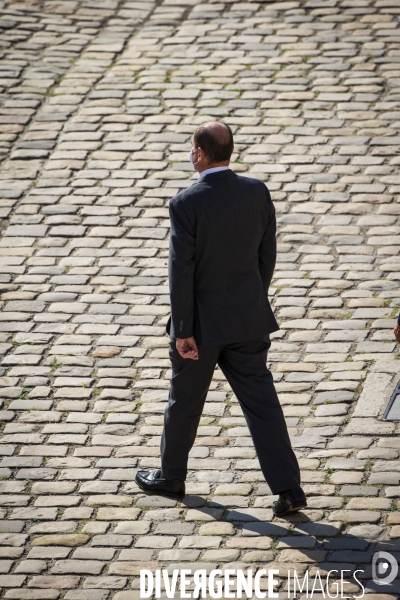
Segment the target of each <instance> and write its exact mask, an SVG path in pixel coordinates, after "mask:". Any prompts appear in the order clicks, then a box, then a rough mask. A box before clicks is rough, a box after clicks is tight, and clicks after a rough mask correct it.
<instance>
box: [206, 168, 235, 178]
mask: <svg viewBox="0 0 400 600" xmlns="http://www.w3.org/2000/svg"><path fill="white" fill-rule="evenodd" d="M227 170H229V167H214V168H212V169H206V170H205V171H202V172H201V173H200V177H204V176H205V175H210V174H211V173H218V171H227Z"/></svg>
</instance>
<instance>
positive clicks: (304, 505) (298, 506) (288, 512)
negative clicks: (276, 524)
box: [273, 502, 307, 517]
mask: <svg viewBox="0 0 400 600" xmlns="http://www.w3.org/2000/svg"><path fill="white" fill-rule="evenodd" d="M303 508H307V503H304V502H296V503H295V504H292V506H291V507H290V508H288V509H287V510H285V511H284V512H281V513H276V512H275V511H273V512H274V515H275V516H276V517H285V516H286V515H292V514H293V513H297V512H299V510H303Z"/></svg>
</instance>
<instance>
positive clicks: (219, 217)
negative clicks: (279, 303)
mask: <svg viewBox="0 0 400 600" xmlns="http://www.w3.org/2000/svg"><path fill="white" fill-rule="evenodd" d="M169 213H170V220H171V236H170V253H169V286H170V296H171V318H170V321H169V323H168V326H167V332H168V333H170V335H171V337H174V338H188V337H191V336H194V337H195V339H196V341H197V343H198V344H200V345H203V346H204V345H214V344H230V343H235V342H241V341H246V340H252V339H255V338H260V337H263V336H265V335H266V334H268V333H271V332H273V331H276V330H277V329H279V327H278V324H277V322H276V320H275V317H274V315H273V313H272V310H271V307H270V304H269V301H268V288H269V285H270V282H271V279H272V275H273V272H274V267H275V260H276V239H275V231H276V220H275V209H274V206H273V204H272V201H271V197H270V194H269V191H268V189H267V187H266V186H265V184H264V183H263V182H262V181H259V180H258V179H250V178H249V177H240V176H238V175H236V174H235V173H234V172H233V171H231V170H230V169H229V170H226V171H219V172H217V173H210V174H209V175H205V176H204V177H202V178H200V179H199V180H198V181H196V182H195V183H194V184H193V185H192V186H190V187H189V188H188V189H186V190H184V191H182V192H179V194H177V195H176V196H175V198H173V199H172V200H171V201H170V203H169Z"/></svg>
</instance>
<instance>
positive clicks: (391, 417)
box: [383, 381, 400, 421]
mask: <svg viewBox="0 0 400 600" xmlns="http://www.w3.org/2000/svg"><path fill="white" fill-rule="evenodd" d="M383 420H384V421H400V381H399V382H398V384H397V385H396V388H395V390H394V392H393V394H392V397H391V398H390V402H389V404H388V405H387V408H386V410H385V414H384V415H383Z"/></svg>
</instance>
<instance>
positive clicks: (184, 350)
mask: <svg viewBox="0 0 400 600" xmlns="http://www.w3.org/2000/svg"><path fill="white" fill-rule="evenodd" d="M176 349H177V350H178V352H179V354H180V355H181V356H182V358H191V359H192V360H198V359H199V353H198V350H197V345H196V340H195V339H194V337H190V338H177V340H176Z"/></svg>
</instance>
